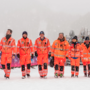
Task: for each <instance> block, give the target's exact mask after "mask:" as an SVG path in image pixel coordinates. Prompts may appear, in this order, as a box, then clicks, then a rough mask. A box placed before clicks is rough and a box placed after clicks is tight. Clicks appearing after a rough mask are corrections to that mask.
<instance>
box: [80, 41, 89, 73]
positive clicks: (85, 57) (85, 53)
mask: <svg viewBox="0 0 90 90" xmlns="http://www.w3.org/2000/svg"><path fill="white" fill-rule="evenodd" d="M81 48H82V51H83V58H82V63H83V66H86V69H87V67H88V65H90V46H89V47H88V48H87V47H86V45H85V42H84V43H82V44H81ZM86 69H85V70H84V73H86ZM89 69H90V68H89V67H88V73H89V72H90V70H89Z"/></svg>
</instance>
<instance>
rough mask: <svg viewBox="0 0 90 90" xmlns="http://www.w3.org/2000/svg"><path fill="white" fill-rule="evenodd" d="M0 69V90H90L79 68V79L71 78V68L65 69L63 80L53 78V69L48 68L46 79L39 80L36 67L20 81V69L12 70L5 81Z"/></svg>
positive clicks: (88, 79) (89, 83)
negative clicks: (29, 75)
mask: <svg viewBox="0 0 90 90" xmlns="http://www.w3.org/2000/svg"><path fill="white" fill-rule="evenodd" d="M3 75H4V72H3V70H1V69H0V90H90V78H88V77H84V76H83V67H82V66H80V74H79V78H71V67H70V66H66V67H65V75H64V78H54V69H53V68H51V67H49V71H48V76H47V79H41V78H40V77H39V74H38V68H37V66H36V67H35V69H31V77H30V78H29V79H28V78H26V79H21V70H20V68H16V69H12V71H11V77H10V79H9V80H6V79H5V78H4V77H3Z"/></svg>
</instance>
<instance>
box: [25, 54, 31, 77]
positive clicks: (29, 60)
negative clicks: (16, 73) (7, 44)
mask: <svg viewBox="0 0 90 90" xmlns="http://www.w3.org/2000/svg"><path fill="white" fill-rule="evenodd" d="M25 59H26V74H27V77H30V66H31V57H30V55H26V58H25Z"/></svg>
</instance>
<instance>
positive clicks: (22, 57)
mask: <svg viewBox="0 0 90 90" xmlns="http://www.w3.org/2000/svg"><path fill="white" fill-rule="evenodd" d="M20 64H21V72H22V79H24V78H25V76H26V70H25V55H20Z"/></svg>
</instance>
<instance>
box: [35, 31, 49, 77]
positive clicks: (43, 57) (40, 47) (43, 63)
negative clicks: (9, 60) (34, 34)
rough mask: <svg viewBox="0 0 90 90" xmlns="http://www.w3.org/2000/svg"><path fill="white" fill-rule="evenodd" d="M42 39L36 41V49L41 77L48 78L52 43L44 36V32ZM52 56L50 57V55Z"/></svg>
mask: <svg viewBox="0 0 90 90" xmlns="http://www.w3.org/2000/svg"><path fill="white" fill-rule="evenodd" d="M39 35H40V37H39V38H37V39H36V41H35V45H34V49H35V56H36V57H37V62H38V69H39V74H40V77H41V78H43V77H46V76H47V73H48V54H50V52H51V51H50V42H49V39H47V38H46V37H45V36H44V32H43V31H41V32H40V34H39ZM49 56H50V55H49Z"/></svg>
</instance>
